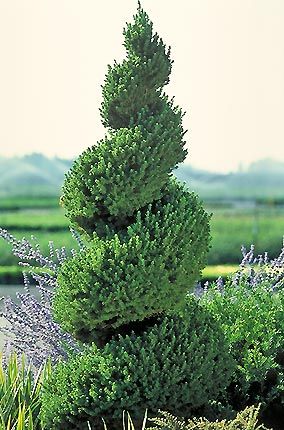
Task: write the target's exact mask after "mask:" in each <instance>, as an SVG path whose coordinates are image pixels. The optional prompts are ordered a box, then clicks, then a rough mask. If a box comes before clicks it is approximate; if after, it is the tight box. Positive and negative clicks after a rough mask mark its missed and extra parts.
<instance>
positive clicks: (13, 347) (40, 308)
mask: <svg viewBox="0 0 284 430" xmlns="http://www.w3.org/2000/svg"><path fill="white" fill-rule="evenodd" d="M73 235H74V230H73ZM0 237H2V238H3V239H4V240H6V241H7V242H8V243H10V244H11V245H12V252H13V254H14V255H15V256H16V257H18V258H19V259H20V260H21V261H20V262H19V264H20V265H21V266H23V268H24V270H23V280H24V293H22V294H20V293H17V298H18V301H19V304H16V303H15V302H14V301H13V300H12V299H11V298H10V297H8V298H2V299H1V300H2V301H3V306H4V311H3V312H2V313H0V316H1V317H3V318H5V320H6V321H7V325H6V326H4V327H0V332H2V333H3V334H4V335H5V336H7V341H6V344H5V351H4V352H5V353H6V355H7V354H9V353H10V352H11V351H15V352H16V353H18V354H21V353H22V352H24V353H25V355H26V356H27V358H28V359H30V360H31V361H32V363H33V366H34V367H35V368H39V367H40V366H41V365H42V364H43V363H45V362H46V360H47V359H48V358H50V359H51V362H53V363H55V362H57V361H58V360H61V359H63V360H65V359H67V357H68V355H69V353H74V352H80V351H81V350H82V346H80V345H79V343H78V342H77V341H76V340H75V339H74V338H73V337H72V336H71V335H70V334H68V333H65V332H64V331H63V330H62V328H61V327H60V325H59V324H58V323H56V322H55V321H54V319H53V316H52V311H51V302H52V298H53V295H54V289H55V288H56V286H57V284H56V280H57V274H58V271H59V269H60V267H61V265H62V264H63V263H64V262H65V260H66V259H67V258H68V255H67V252H66V249H65V247H64V246H63V247H61V248H55V247H54V244H53V242H52V241H50V242H49V256H48V257H46V256H44V255H43V254H42V252H41V250H40V246H39V244H38V243H36V239H35V237H33V236H32V237H31V240H30V241H29V240H27V239H26V238H23V239H21V240H18V239H16V238H15V237H14V236H13V235H12V234H10V233H9V232H8V231H7V230H4V229H2V228H0ZM74 237H76V238H77V241H78V240H79V235H78V234H77V235H76V236H74ZM82 247H83V243H81V245H80V249H82ZM75 254H76V251H75V250H72V253H71V256H74V255H75ZM31 279H32V280H33V281H34V282H35V283H36V287H37V288H38V289H39V291H40V299H39V300H38V299H37V298H36V297H35V296H33V295H32V294H31V292H30V285H31Z"/></svg>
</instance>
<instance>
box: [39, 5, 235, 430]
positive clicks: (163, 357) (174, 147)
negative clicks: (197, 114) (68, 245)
mask: <svg viewBox="0 0 284 430" xmlns="http://www.w3.org/2000/svg"><path fill="white" fill-rule="evenodd" d="M124 36H125V43H124V45H125V47H126V51H127V58H126V59H125V60H124V61H123V62H122V63H121V64H117V63H115V64H114V66H113V67H109V69H108V74H107V76H106V80H105V85H104V87H103V97H104V100H103V104H102V109H101V114H102V118H103V123H104V124H105V126H106V127H108V135H107V137H106V138H105V139H104V140H103V141H101V142H99V144H98V145H94V146H93V147H91V148H88V149H87V150H86V151H85V152H84V153H83V154H82V155H81V156H80V157H79V158H78V160H77V161H75V163H74V165H73V167H72V168H71V170H70V172H69V173H68V174H67V177H66V180H65V183H64V186H63V197H62V203H63V206H64V207H65V209H66V214H67V216H68V217H69V218H70V220H71V223H72V225H73V226H75V227H76V228H77V229H78V230H79V231H80V233H81V234H82V236H83V237H84V240H85V241H86V247H85V249H84V250H83V251H82V252H81V253H80V254H79V255H75V256H74V257H73V258H71V259H69V260H67V261H65V262H64V263H63V265H62V266H61V268H60V270H59V273H58V278H57V282H58V287H57V289H56V292H55V296H54V299H53V311H54V316H55V318H56V319H57V321H58V322H59V323H60V324H61V325H62V327H63V328H64V329H65V330H67V331H69V332H70V333H71V334H72V335H74V336H75V337H76V338H77V339H78V340H79V341H81V342H85V343H87V344H91V346H89V347H86V349H85V350H84V351H83V352H82V353H81V354H78V355H77V356H75V357H74V358H72V359H70V360H69V361H67V363H60V364H58V366H57V367H56V368H55V371H54V373H53V377H52V380H51V382H50V384H49V385H48V386H46V387H45V391H44V398H43V410H42V416H43V419H44V422H45V424H46V426H47V427H48V428H49V429H63V428H64V429H65V428H66V427H68V428H70V429H72V428H74V429H83V428H85V427H84V426H85V424H84V423H86V421H87V420H88V421H89V422H90V423H91V424H93V423H94V424H95V423H99V422H100V417H102V416H103V417H104V418H105V419H106V422H107V423H110V425H114V426H115V425H116V424H115V422H114V420H117V419H118V418H119V417H120V416H121V413H122V411H123V410H124V409H126V410H129V411H130V412H132V413H133V416H134V417H135V419H137V420H139V419H141V420H142V418H143V415H144V410H145V407H148V408H149V413H152V412H155V410H157V408H168V407H170V408H171V410H173V411H174V410H177V409H180V410H184V411H185V410H186V411H188V413H190V412H192V411H193V410H195V409H196V408H198V407H200V406H201V405H202V404H206V403H207V401H208V400H209V399H213V398H216V397H218V395H219V394H220V393H221V392H223V391H224V389H225V387H226V386H227V384H228V383H229V381H230V376H231V374H232V371H233V363H232V361H231V360H230V357H229V356H228V351H227V345H226V341H224V336H223V333H222V332H221V331H220V329H219V326H218V325H216V324H215V323H214V321H213V319H212V318H208V317H207V316H206V314H204V313H203V311H202V310H201V309H200V307H199V305H197V304H196V303H195V302H194V300H193V299H192V301H190V303H188V304H186V300H185V299H186V296H187V294H188V291H189V290H191V291H192V290H193V289H194V286H195V282H196V280H197V279H198V278H199V276H200V271H201V269H202V268H203V267H204V265H205V258H206V254H207V251H208V243H209V225H208V220H209V219H208V218H209V217H208V215H207V214H206V212H205V211H204V209H203V208H202V206H201V203H200V201H199V199H198V197H197V196H196V195H194V194H193V193H191V192H189V191H187V190H186V189H185V188H184V186H182V185H181V184H179V183H178V182H177V181H176V180H174V179H173V177H172V169H173V168H175V166H176V165H177V163H179V162H181V161H183V160H184V158H185V155H186V151H185V149H184V143H185V142H184V141H183V135H184V132H183V129H182V125H181V119H182V113H181V111H180V109H179V108H177V107H175V106H174V105H173V102H172V101H171V100H168V98H167V96H165V95H164V94H163V92H162V91H163V86H164V85H165V84H166V83H167V82H168V80H169V74H170V70H171V64H172V62H171V60H170V57H169V50H166V48H165V45H164V43H163V42H162V40H161V39H160V38H159V36H158V35H157V34H156V33H153V28H152V23H151V22H150V20H149V18H148V16H147V14H146V13H145V12H144V11H143V10H142V8H141V7H140V6H139V8H138V12H137V14H136V15H135V17H134V23H133V24H128V25H127V27H126V29H125V31H124ZM184 308H186V310H185V309H184ZM116 422H117V421H116Z"/></svg>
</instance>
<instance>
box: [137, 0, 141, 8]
mask: <svg viewBox="0 0 284 430" xmlns="http://www.w3.org/2000/svg"><path fill="white" fill-rule="evenodd" d="M138 9H142V6H141V1H140V0H138Z"/></svg>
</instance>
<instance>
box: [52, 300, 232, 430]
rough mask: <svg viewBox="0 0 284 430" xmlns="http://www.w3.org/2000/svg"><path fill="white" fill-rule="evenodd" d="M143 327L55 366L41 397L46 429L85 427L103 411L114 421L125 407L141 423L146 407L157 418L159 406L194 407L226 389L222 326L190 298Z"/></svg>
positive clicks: (96, 422) (183, 410)
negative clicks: (177, 308) (46, 392)
mask: <svg viewBox="0 0 284 430" xmlns="http://www.w3.org/2000/svg"><path fill="white" fill-rule="evenodd" d="M139 330H140V332H138V330H137V327H136V332H134V331H131V332H130V333H129V334H125V335H123V336H122V335H119V336H118V337H117V338H113V339H112V340H111V341H109V342H108V343H107V344H106V346H105V347H104V348H103V349H99V348H98V347H97V346H96V345H94V344H92V345H91V346H89V347H87V349H86V350H85V352H84V353H83V354H78V355H76V356H75V357H74V358H73V359H71V360H69V361H68V362H67V363H61V364H59V365H58V366H57V368H56V369H55V371H54V372H53V374H52V377H51V380H50V383H49V386H50V387H51V388H49V389H48V391H49V395H46V396H44V415H45V421H46V422H47V423H48V428H50V429H53V428H56V429H57V428H58V429H65V428H67V427H68V429H73V428H74V429H77V428H78V429H81V428H82V429H84V428H85V427H84V423H85V422H86V421H87V420H88V421H89V422H90V423H91V424H94V425H99V424H100V423H101V421H100V419H99V418H98V417H104V418H105V420H106V422H107V423H108V424H110V425H112V424H115V423H116V424H117V423H119V419H120V417H121V414H122V412H123V410H127V411H128V412H129V413H131V416H132V418H133V419H135V420H138V421H139V420H140V421H141V420H142V419H143V416H144V413H145V408H146V409H148V413H149V414H150V415H151V414H152V416H153V414H155V412H156V411H157V410H158V409H159V408H164V409H165V408H166V409H167V410H168V411H172V412H177V411H179V412H180V413H181V414H186V413H192V412H193V411H194V410H195V409H197V408H199V407H201V406H203V405H204V404H206V403H207V402H208V401H209V400H210V399H214V398H217V397H218V396H219V395H220V393H221V392H222V391H223V393H224V389H225V387H226V386H227V385H228V383H229V381H230V378H231V375H232V371H233V369H234V362H233V360H232V359H231V358H230V357H229V356H228V345H227V343H226V340H225V339H224V336H223V333H222V331H220V327H219V324H218V323H217V322H216V321H214V319H213V318H212V317H211V316H210V315H209V313H208V312H206V311H204V310H203V309H202V307H201V306H200V305H199V304H198V302H197V300H196V299H195V298H194V297H193V296H192V297H189V298H188V300H187V304H186V306H185V309H184V310H183V311H181V312H179V314H177V313H174V314H173V313H169V314H168V315H164V316H159V317H157V319H156V321H155V323H154V325H153V326H152V327H149V328H147V329H146V330H145V329H144V328H143V327H139ZM86 429H87V427H86Z"/></svg>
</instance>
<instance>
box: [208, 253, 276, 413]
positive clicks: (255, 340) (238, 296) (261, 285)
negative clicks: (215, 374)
mask: <svg viewBox="0 0 284 430" xmlns="http://www.w3.org/2000/svg"><path fill="white" fill-rule="evenodd" d="M253 251H254V248H253V247H252V248H251V250H250V251H249V252H246V250H245V249H244V250H243V261H242V263H241V267H240V270H239V271H238V272H236V274H234V275H233V276H232V278H231V279H230V280H228V281H227V282H226V283H225V284H224V285H223V284H222V281H221V280H219V281H218V282H217V285H216V284H212V285H211V286H210V287H209V289H208V291H207V293H206V294H204V295H203V296H202V298H201V304H202V306H204V307H205V309H207V310H208V311H209V312H210V314H211V315H212V316H213V317H214V318H215V319H216V320H217V321H218V322H219V323H220V324H221V326H222V329H223V331H224V335H225V336H226V338H227V340H228V342H229V344H230V352H231V354H232V355H233V357H234V359H235V360H236V362H237V364H238V366H237V371H236V373H235V376H234V382H233V383H232V385H231V387H230V390H229V393H228V394H229V399H228V400H229V402H230V403H231V404H232V405H233V406H234V408H237V409H240V408H242V407H244V406H245V405H248V404H252V403H256V402H262V403H263V405H265V404H266V405H267V404H269V403H271V402H272V401H275V400H277V401H280V402H282V403H283V406H284V288H283V287H284V247H283V249H282V251H281V253H280V255H279V256H278V257H277V258H276V259H274V260H271V261H269V260H268V256H267V254H265V255H264V256H261V255H260V256H258V257H257V258H255V257H254V252H253Z"/></svg>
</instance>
